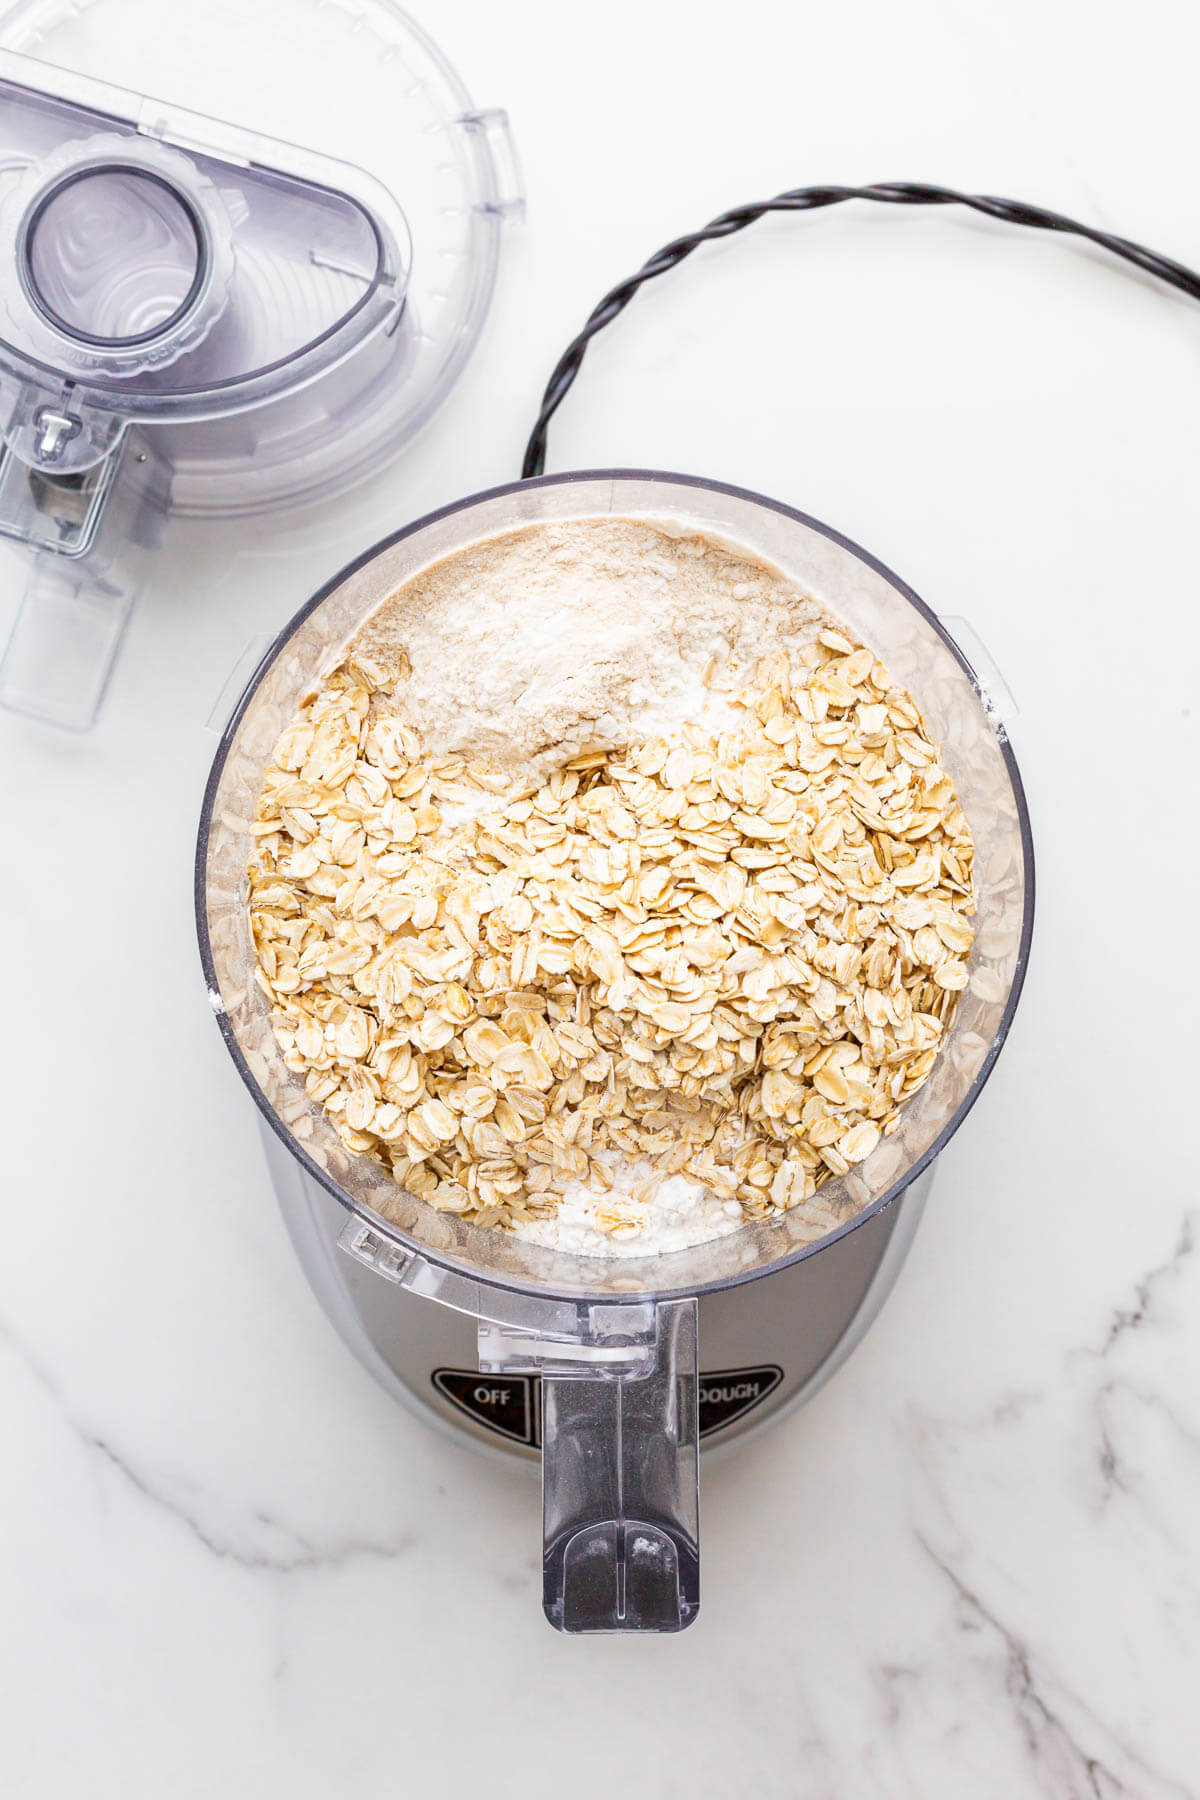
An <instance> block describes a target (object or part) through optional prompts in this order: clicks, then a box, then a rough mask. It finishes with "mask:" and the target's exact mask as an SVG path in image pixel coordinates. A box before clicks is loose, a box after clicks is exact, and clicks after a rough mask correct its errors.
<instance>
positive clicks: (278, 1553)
mask: <svg viewBox="0 0 1200 1800" xmlns="http://www.w3.org/2000/svg"><path fill="white" fill-rule="evenodd" d="M0 1343H3V1344H4V1345H5V1346H6V1347H7V1348H8V1350H9V1351H10V1353H11V1354H12V1355H13V1357H14V1358H15V1359H17V1360H18V1361H19V1362H20V1363H21V1364H22V1366H23V1367H24V1368H25V1370H26V1371H27V1373H28V1374H29V1376H30V1377H31V1379H32V1380H33V1381H34V1382H35V1383H36V1385H37V1387H38V1388H39V1389H40V1390H41V1392H42V1393H43V1394H44V1395H45V1396H46V1398H47V1399H48V1400H49V1401H50V1402H51V1403H52V1404H53V1406H54V1408H55V1410H56V1412H57V1414H58V1416H59V1418H60V1419H61V1421H62V1423H63V1424H64V1425H65V1426H66V1427H67V1429H68V1430H69V1431H70V1432H71V1434H72V1435H73V1436H74V1437H75V1438H76V1439H77V1440H78V1442H79V1443H80V1444H82V1445H83V1447H84V1448H85V1449H86V1450H87V1451H88V1452H89V1453H91V1455H92V1456H93V1457H95V1458H99V1459H100V1460H101V1461H102V1462H103V1463H104V1464H105V1465H106V1466H107V1467H109V1468H111V1469H114V1470H116V1472H117V1473H118V1474H119V1475H120V1476H121V1477H122V1478H123V1480H124V1481H125V1483H126V1484H127V1486H128V1488H129V1489H130V1490H132V1491H133V1492H134V1493H136V1494H138V1495H139V1496H140V1497H141V1498H142V1499H143V1500H145V1501H147V1502H148V1503H149V1504H150V1505H152V1506H154V1507H156V1508H157V1509H159V1510H160V1511H161V1512H163V1513H165V1514H166V1515H168V1516H169V1517H170V1518H172V1519H174V1520H175V1522H176V1523H177V1524H179V1525H182V1526H183V1527H184V1528H185V1529H186V1530H187V1531H188V1532H189V1533H190V1535H191V1536H192V1538H194V1540H195V1541H196V1542H197V1543H198V1544H200V1545H201V1546H202V1547H203V1548H204V1549H205V1550H206V1551H208V1552H209V1553H210V1554H211V1555H213V1556H216V1557H219V1558H221V1559H222V1560H225V1561H228V1562H231V1563H234V1564H236V1565H237V1566H238V1567H239V1568H242V1569H245V1570H247V1571H249V1572H251V1573H271V1574H276V1575H293V1574H299V1573H303V1572H306V1571H314V1570H322V1569H324V1570H332V1569H342V1568H346V1567H348V1566H349V1565H351V1564H352V1563H356V1562H387V1561H391V1560H393V1559H394V1558H396V1557H400V1556H403V1555H404V1554H405V1553H406V1552H407V1551H409V1550H411V1549H413V1548H414V1546H415V1544H416V1542H417V1539H416V1537H415V1535H414V1534H413V1533H412V1532H408V1531H401V1532H397V1533H396V1535H395V1536H394V1537H389V1538H386V1539H376V1540H373V1539H370V1538H355V1537H347V1538H342V1539H339V1540H337V1541H335V1542H327V1543H314V1542H313V1541H312V1540H311V1539H310V1538H308V1537H306V1536H305V1535H304V1534H303V1533H301V1532H299V1531H297V1530H296V1529H295V1528H294V1527H293V1526H289V1525H287V1524H285V1523H284V1521H283V1520H281V1519H278V1518H276V1517H275V1516H274V1515H273V1514H271V1513H269V1512H265V1511H262V1510H259V1509H255V1510H252V1511H251V1513H250V1516H249V1521H248V1531H247V1538H248V1540H249V1541H247V1542H239V1541H238V1539H237V1538H236V1537H235V1536H234V1535H233V1534H231V1533H226V1534H222V1533H220V1532H218V1531H217V1530H215V1529H214V1528H213V1527H212V1526H211V1525H210V1524H207V1523H206V1522H205V1520H204V1519H203V1517H202V1516H200V1514H199V1513H198V1512H197V1511H196V1510H195V1509H194V1508H193V1507H191V1506H189V1505H188V1504H187V1503H186V1502H185V1501H184V1500H183V1499H182V1498H181V1497H180V1496H179V1495H178V1494H177V1493H173V1492H171V1490H170V1488H169V1486H168V1485H167V1484H166V1483H165V1482H162V1481H155V1480H154V1479H152V1477H151V1476H150V1475H149V1474H148V1473H147V1472H146V1471H145V1469H144V1468H143V1467H141V1466H139V1464H138V1462H137V1460H136V1459H135V1458H133V1457H132V1456H130V1455H129V1454H128V1452H126V1451H124V1450H121V1449H118V1447H117V1446H116V1445H115V1444H114V1443H113V1442H112V1441H111V1440H110V1439H109V1438H108V1437H107V1436H105V1435H104V1434H103V1433H101V1432H97V1431H95V1430H92V1429H91V1428H90V1427H89V1426H88V1425H86V1424H84V1423H83V1422H82V1421H81V1420H80V1419H79V1418H78V1417H77V1416H76V1414H75V1412H74V1411H73V1410H72V1408H71V1407H70V1406H69V1404H68V1402H67V1400H66V1397H65V1395H64V1394H63V1392H62V1390H61V1388H60V1387H59V1385H58V1383H57V1382H56V1381H55V1380H54V1379H53V1377H52V1376H51V1375H50V1374H49V1373H48V1371H47V1370H46V1369H45V1368H44V1367H43V1366H42V1365H41V1364H40V1363H39V1362H38V1361H37V1359H36V1358H35V1357H34V1356H33V1355H32V1354H31V1353H30V1351H29V1349H28V1346H27V1345H25V1344H23V1343H22V1342H21V1341H20V1339H19V1338H18V1337H17V1335H16V1333H15V1332H14V1331H13V1330H12V1329H11V1327H10V1326H8V1325H6V1324H4V1323H3V1322H0ZM256 1530H261V1531H266V1532H268V1533H270V1534H272V1535H275V1536H278V1537H279V1538H281V1539H282V1540H283V1543H282V1545H281V1546H280V1547H278V1548H276V1547H275V1546H273V1545H272V1546H263V1545H253V1543H252V1540H253V1536H254V1533H255V1531H256Z"/></svg>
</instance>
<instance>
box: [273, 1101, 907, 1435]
mask: <svg viewBox="0 0 1200 1800" xmlns="http://www.w3.org/2000/svg"><path fill="white" fill-rule="evenodd" d="M263 1141H264V1143H265V1146H266V1152H267V1161H268V1163H269V1165H270V1170H271V1178H272V1182H273V1184H274V1187H275V1191H276V1193H277V1195H278V1197H279V1202H280V1205H281V1207H282V1209H283V1216H284V1219H285V1221H286V1224H287V1228H288V1232H289V1234H290V1236H291V1239H292V1243H293V1244H294V1245H295V1248H296V1254H297V1255H298V1256H299V1258H300V1262H301V1264H302V1266H303V1268H304V1272H305V1274H306V1275H307V1277H308V1280H309V1282H310V1284H311V1286H312V1288H313V1291H314V1293H315V1294H316V1296H317V1298H318V1300H319V1301H320V1302H321V1305H322V1306H323V1308H324V1309H325V1312H326V1313H327V1314H328V1315H329V1318H330V1320H331V1322H332V1323H333V1325H334V1326H335V1327H336V1328H337V1330H338V1332H339V1333H340V1334H341V1336H342V1338H343V1339H344V1340H345V1342H346V1344H347V1345H348V1346H349V1348H350V1349H351V1350H352V1351H353V1352H354V1354H355V1356H357V1357H358V1359H359V1361H360V1362H361V1363H362V1364H363V1365H364V1366H365V1367H366V1368H367V1369H369V1370H370V1372H371V1374H372V1375H374V1376H375V1378H376V1380H377V1381H379V1382H380V1383H381V1384H382V1386H383V1387H385V1388H386V1389H387V1391H388V1392H389V1393H390V1394H392V1395H393V1396H394V1398H395V1399H397V1400H399V1401H400V1402H401V1403H402V1404H403V1405H405V1406H407V1407H408V1408H409V1409H410V1410H411V1411H413V1412H415V1413H417V1414H418V1415H419V1416H420V1417H421V1418H423V1419H425V1420H426V1421H427V1422H428V1423H429V1424H432V1425H435V1426H438V1427H441V1428H442V1429H444V1430H448V1431H450V1432H451V1433H453V1435H454V1436H455V1437H457V1438H459V1439H460V1440H466V1441H468V1442H470V1443H472V1444H474V1445H476V1446H477V1447H478V1448H480V1449H484V1450H502V1451H504V1452H505V1453H511V1454H515V1455H517V1456H524V1457H527V1458H529V1459H531V1460H532V1459H534V1458H536V1457H537V1455H538V1431H539V1421H540V1412H541V1408H540V1403H539V1401H540V1397H539V1394H538V1391H537V1384H538V1378H537V1377H536V1376H503V1377H498V1376H483V1375H480V1373H479V1369H478V1362H477V1355H476V1324H475V1320H474V1319H472V1318H470V1317H468V1316H467V1315H465V1314H462V1313H456V1312H452V1311H451V1310H450V1309H449V1308H448V1307H446V1306H439V1305H437V1304H436V1303H434V1302H433V1301H430V1300H425V1299H421V1298H419V1297H418V1296H417V1295H414V1294H410V1293H407V1292H405V1291H404V1289H402V1288H399V1287H397V1286H395V1285H394V1284H393V1283H392V1282H389V1281H387V1280H385V1279H384V1278H383V1277H381V1276H380V1275H378V1274H376V1273H375V1272H374V1271H373V1270H371V1269H368V1268H364V1267H363V1266H362V1264H360V1263H358V1262H355V1261H354V1260H353V1258H351V1257H349V1256H347V1255H346V1254H345V1252H344V1251H342V1250H340V1249H339V1247H338V1236H339V1234H340V1232H341V1230H342V1228H343V1226H344V1225H345V1223H346V1213H345V1211H344V1209H343V1208H342V1207H341V1206H339V1204H338V1203H337V1201H336V1200H334V1199H333V1198H332V1197H331V1196H330V1195H329V1194H327V1193H326V1192H325V1190H324V1188H322V1187H320V1186H319V1185H318V1184H317V1183H316V1182H315V1181H313V1180H312V1179H311V1178H310V1177H309V1176H307V1175H306V1174H305V1172H304V1171H303V1169H302V1168H301V1167H300V1165H299V1163H297V1162H296V1160H295V1158H294V1157H292V1156H290V1155H289V1154H288V1152H287V1151H286V1150H285V1149H284V1147H283V1146H282V1144H280V1142H279V1140H278V1139H277V1138H276V1137H275V1135H274V1133H273V1132H270V1131H266V1130H264V1132H263ZM931 1181H932V1170H929V1171H927V1172H926V1173H925V1174H924V1175H922V1176H921V1177H920V1178H919V1179H918V1180H917V1181H915V1182H914V1183H913V1184H912V1186H911V1187H910V1188H908V1189H907V1190H906V1192H905V1193H904V1194H903V1195H902V1197H901V1198H900V1199H899V1200H898V1201H896V1203H895V1204H894V1205H893V1206H890V1207H888V1208H887V1210H886V1211H885V1212H882V1213H880V1214H879V1215H878V1216H877V1217H875V1218H873V1219H869V1220H867V1221H866V1222H865V1223H864V1224H862V1225H860V1226H858V1228H857V1229H856V1230H854V1231H852V1232H850V1233H849V1234H848V1235H847V1236H846V1237H844V1238H840V1239H839V1240H838V1241H837V1242H836V1243H833V1244H831V1245H830V1246H829V1247H828V1248H827V1249H825V1250H822V1251H821V1252H820V1253H819V1254H818V1255H816V1256H810V1257H808V1258H807V1259H806V1260H805V1261H804V1262H801V1263H797V1264H796V1265H795V1266H794V1267H793V1268H790V1269H784V1270H781V1271H780V1272H779V1273H778V1274H775V1275H767V1276H764V1277H763V1278H762V1279H761V1280H759V1281H752V1282H748V1283H746V1284H745V1285H744V1286H742V1287H737V1288H731V1289H728V1290H726V1291H725V1292H723V1293H719V1294H710V1295H705V1296H704V1297H703V1298H702V1299H701V1301H700V1367H701V1370H702V1374H701V1378H700V1380H701V1387H700V1433H701V1448H702V1449H704V1450H713V1449H716V1448H717V1447H719V1446H721V1445H723V1444H726V1443H732V1442H734V1441H736V1440H737V1439H739V1438H743V1437H745V1436H746V1435H747V1434H748V1433H749V1432H751V1431H755V1430H757V1429H759V1428H760V1427H762V1426H765V1425H767V1424H773V1423H775V1422H776V1421H777V1420H778V1419H779V1418H781V1417H782V1416H783V1414H784V1413H786V1412H788V1411H790V1410H791V1409H792V1408H793V1407H796V1406H800V1405H801V1404H802V1403H803V1402H804V1401H805V1400H807V1399H808V1398H809V1397H810V1396H811V1395H812V1394H814V1393H815V1392H816V1390H817V1389H818V1388H819V1387H821V1386H822V1385H823V1384H824V1383H825V1382H826V1381H828V1380H829V1377H830V1376H831V1375H832V1374H834V1372H835V1371H836V1370H837V1369H839V1368H840V1367H841V1365H842V1363H844V1362H845V1360H846V1358H847V1357H848V1356H849V1355H850V1353H851V1351H852V1350H854V1349H855V1347H856V1346H857V1345H858V1344H859V1343H860V1342H861V1341H862V1339H863V1337H864V1336H865V1335H866V1332H867V1329H868V1327H869V1326H870V1324H871V1322H872V1321H873V1319H874V1318H875V1316H876V1314H877V1313H878V1312H879V1309H880V1307H881V1306H882V1305H883V1302H884V1300H885V1299H886V1298H887V1296H888V1294H889V1293H890V1291H891V1289H892V1287H893V1285H894V1283H895V1280H896V1277H897V1276H898V1275H899V1273H900V1268H901V1265H902V1264H903V1262H904V1258H905V1256H906V1255H907V1253H908V1247H909V1245H910V1244H911V1242H912V1239H913V1236H914V1234H915V1232H916V1229H917V1225H918V1223H919V1222H920V1218H921V1213H922V1211H923V1209H924V1205H925V1200H926V1197H927V1195H928V1192H929V1187H930V1183H931Z"/></svg>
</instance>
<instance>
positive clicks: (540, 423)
mask: <svg viewBox="0 0 1200 1800" xmlns="http://www.w3.org/2000/svg"><path fill="white" fill-rule="evenodd" d="M843 200H878V201H884V202H888V203H890V204H891V205H894V206H969V207H970V208H971V210H972V211H973V212H978V213H984V214H986V215H987V217H988V218H990V219H1003V220H1004V221H1005V222H1006V223H1007V224H1010V225H1029V226H1033V227H1035V228H1036V229H1037V230H1040V231H1060V232H1063V233H1065V234H1066V235H1067V236H1069V237H1079V238H1086V239H1087V240H1088V242H1089V243H1092V244H1099V245H1100V247H1101V249H1103V250H1108V251H1111V253H1112V254H1113V255H1114V256H1119V257H1121V258H1122V260H1123V261H1125V262H1128V263H1132V264H1133V265H1134V266H1135V267H1136V268H1139V269H1142V270H1144V271H1145V272H1146V274H1148V275H1153V276H1156V277H1157V279H1158V280H1159V281H1164V282H1166V283H1167V284H1168V286H1170V287H1173V288H1178V289H1179V291H1180V292H1181V293H1184V294H1190V295H1191V297H1192V299H1193V300H1200V275H1198V274H1196V273H1195V271H1194V270H1192V269H1187V268H1185V267H1184V266H1183V264H1182V263H1177V262H1174V261H1172V259H1171V258H1170V257H1169V256H1160V255H1159V254H1158V252H1157V251H1155V250H1147V249H1146V248H1145V247H1144V245H1142V244H1135V243H1132V242H1131V241H1130V240H1129V238H1123V237H1114V236H1113V235H1112V234H1111V233H1110V232H1107V231H1097V230H1095V229H1094V227H1093V226H1091V225H1081V224H1080V223H1079V222H1078V220H1076V219H1068V218H1065V217H1064V216H1063V215H1062V214H1061V213H1056V212H1048V211H1047V210H1046V208H1045V207H1041V206H1030V205H1027V204H1026V203H1025V202H1024V201H1021V200H1001V199H998V198H997V197H996V196H995V195H992V194H960V193H957V192H956V191H955V189H953V188H944V187H933V186H930V185H928V184H926V183H924V182H915V181H884V182H877V183H876V184H875V185H873V186H871V187H806V188H794V189H793V190H792V191H791V192H790V193H786V194H776V195H775V197H774V199H772V200H760V201H758V202H757V203H756V204H753V205H750V206H735V207H734V208H733V209H732V210H731V211H730V212H725V213H722V214H721V215H720V217H719V218H716V219H713V220H711V222H710V223H709V224H707V225H704V226H702V227H701V229H700V230H699V231H693V232H689V233H688V235H687V236H686V237H680V238H676V239H675V240H674V242H673V243H670V244H667V245H665V246H664V247H663V249H661V250H659V251H657V252H656V253H655V254H654V255H653V256H652V257H650V259H649V261H648V262H644V263H643V264H642V266H641V268H640V269H639V270H638V271H637V273H636V274H634V275H629V276H627V277H626V278H625V280H624V281H621V282H618V283H617V285H616V287H614V288H611V289H610V290H609V292H608V293H607V294H605V296H604V298H603V300H601V301H600V303H599V305H598V306H596V307H595V308H594V309H593V310H592V312H591V313H590V314H589V316H588V319H587V323H586V324H585V325H584V327H583V329H582V331H580V332H579V334H578V336H577V337H575V338H573V339H572V340H571V342H570V343H569V344H568V346H567V348H566V349H565V350H564V352H563V354H562V355H561V356H560V357H559V359H558V362H557V363H556V364H555V366H554V372H553V374H552V375H551V377H550V380H549V381H548V382H547V384H546V391H545V393H544V394H543V395H542V405H541V411H540V412H539V413H538V416H537V420H536V422H535V423H534V427H533V430H532V431H531V432H530V434H529V442H528V444H527V445H526V446H525V460H524V463H523V464H522V467H521V476H522V479H523V480H528V479H529V477H530V476H531V475H540V474H541V473H542V471H543V469H544V468H545V466H546V434H547V431H548V429H549V425H550V421H551V419H552V418H553V417H554V415H555V413H556V412H557V411H558V409H559V407H560V406H561V405H562V403H563V401H564V399H565V398H566V396H567V393H568V391H569V390H570V387H571V384H572V382H573V381H574V380H575V377H576V376H577V375H578V373H579V370H580V366H581V364H582V362H583V359H584V356H585V355H586V353H587V347H588V345H589V344H590V343H591V341H592V339H593V338H594V337H595V335H596V333H597V332H598V331H603V329H604V327H605V326H606V325H611V323H612V321H613V320H614V319H615V318H617V317H618V315H619V314H620V313H622V312H624V310H625V308H626V307H627V306H628V305H629V302H630V301H631V300H632V299H633V297H634V295H635V294H636V293H637V291H638V289H639V288H640V287H641V286H642V285H643V284H644V283H645V282H647V281H653V280H654V278H655V276H657V275H665V274H666V273H667V271H668V270H669V269H673V268H675V267H676V265H677V264H679V263H681V262H682V261H683V259H684V257H685V256H690V255H691V254H692V251H693V250H695V249H697V248H698V247H699V246H700V245H701V244H706V243H710V242H711V241H712V240H713V239H716V238H724V237H732V235H733V233H734V232H735V231H744V230H745V228H746V226H747V225H753V224H755V223H756V221H757V220H759V219H761V218H763V217H764V215H765V214H767V213H776V212H815V211H816V210H817V209H818V208H820V207H823V206H837V205H839V204H840V203H841V202H842V201H843Z"/></svg>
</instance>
